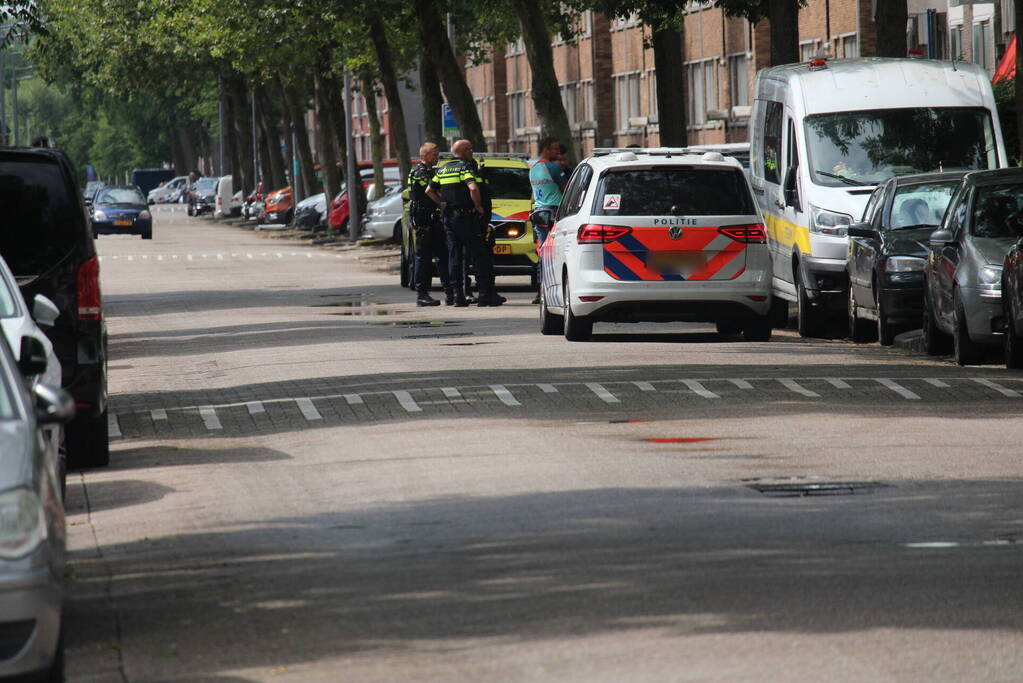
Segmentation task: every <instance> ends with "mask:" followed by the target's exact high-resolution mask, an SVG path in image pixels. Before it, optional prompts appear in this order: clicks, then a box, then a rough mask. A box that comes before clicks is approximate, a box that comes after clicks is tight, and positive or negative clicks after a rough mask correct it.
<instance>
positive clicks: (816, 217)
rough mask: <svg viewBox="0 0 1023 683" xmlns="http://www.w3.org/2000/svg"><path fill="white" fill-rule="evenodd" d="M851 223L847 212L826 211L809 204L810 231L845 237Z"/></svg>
mask: <svg viewBox="0 0 1023 683" xmlns="http://www.w3.org/2000/svg"><path fill="white" fill-rule="evenodd" d="M851 224H852V216H850V215H849V214H847V213H838V212H837V211H828V210H827V209H821V208H818V207H816V206H814V205H813V204H811V205H810V232H815V233H817V234H818V235H828V236H830V237H845V235H846V231H847V230H848V228H849V226H850V225H851Z"/></svg>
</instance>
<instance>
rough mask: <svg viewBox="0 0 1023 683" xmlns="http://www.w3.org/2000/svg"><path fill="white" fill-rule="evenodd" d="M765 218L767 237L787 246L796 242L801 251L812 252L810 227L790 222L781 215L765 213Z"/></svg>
mask: <svg viewBox="0 0 1023 683" xmlns="http://www.w3.org/2000/svg"><path fill="white" fill-rule="evenodd" d="M764 220H765V221H767V237H768V238H769V239H770V240H771V241H772V242H777V243H779V244H782V245H784V246H786V247H791V246H792V245H793V244H795V245H796V246H798V247H799V252H800V253H805V254H808V253H810V228H808V227H806V226H805V225H796V224H795V223H790V222H789V221H787V220H785V219H784V218H782V217H781V216H775V215H774V214H771V213H765V214H764Z"/></svg>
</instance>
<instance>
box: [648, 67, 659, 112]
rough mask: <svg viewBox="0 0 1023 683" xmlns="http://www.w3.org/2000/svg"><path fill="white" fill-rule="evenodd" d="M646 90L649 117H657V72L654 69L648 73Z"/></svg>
mask: <svg viewBox="0 0 1023 683" xmlns="http://www.w3.org/2000/svg"><path fill="white" fill-rule="evenodd" d="M646 88H647V91H646V94H647V100H646V103H647V106H646V110H647V116H657V112H658V109H657V72H656V71H654V70H653V69H647V71H646Z"/></svg>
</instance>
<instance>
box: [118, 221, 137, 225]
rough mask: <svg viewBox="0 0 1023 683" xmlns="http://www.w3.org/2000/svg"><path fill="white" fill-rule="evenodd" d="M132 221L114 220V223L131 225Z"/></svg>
mask: <svg viewBox="0 0 1023 683" xmlns="http://www.w3.org/2000/svg"><path fill="white" fill-rule="evenodd" d="M132 222H133V221H114V225H131V224H132Z"/></svg>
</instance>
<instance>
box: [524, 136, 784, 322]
mask: <svg viewBox="0 0 1023 683" xmlns="http://www.w3.org/2000/svg"><path fill="white" fill-rule="evenodd" d="M554 218H555V220H556V223H555V225H554V227H553V228H552V230H551V231H550V234H549V235H548V237H547V240H546V241H545V242H544V245H543V248H542V249H541V262H542V264H543V274H542V278H543V286H542V288H541V296H540V319H541V329H542V332H543V333H544V334H559V333H561V332H562V331H563V332H564V335H565V338H566V339H568V340H570V341H585V340H587V339H589V338H590V336H591V335H592V333H593V323H594V322H671V321H684V322H712V323H716V324H717V328H718V331H719V332H721V333H722V334H737V333H739V332H742V334H743V337H744V338H745V339H746V340H747V341H767V340H769V339H770V338H771V322H770V317H769V315H768V312H769V309H770V306H771V258H770V253H769V252H768V247H767V234H766V231H765V229H764V220H763V217H762V216H761V214H760V211H759V209H758V208H757V205H756V202H755V201H754V200H753V195H752V190H751V188H750V185H749V182H748V181H747V179H746V176H745V174H744V173H743V169H742V166H741V165H740V164H739V162H738V161H736V160H735V159H732V158H726V157H724V156H722V155H721V154H719V153H717V152H709V153H689V152H688V150H686V149H667V148H659V149H596V150H594V153H593V156H591V157H589V158H587V159H585V160H584V161H583V162H582V163H580V164H579V166H578V167H577V168H576V170H575V172H574V173H573V174H572V178H571V180H570V181H569V183H568V186H567V187H566V188H565V194H564V199H563V200H562V202H561V205H560V206H559V207H558V211H557V215H556V216H555V217H554Z"/></svg>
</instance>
